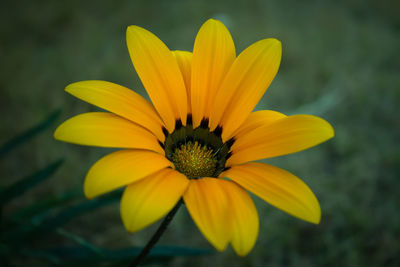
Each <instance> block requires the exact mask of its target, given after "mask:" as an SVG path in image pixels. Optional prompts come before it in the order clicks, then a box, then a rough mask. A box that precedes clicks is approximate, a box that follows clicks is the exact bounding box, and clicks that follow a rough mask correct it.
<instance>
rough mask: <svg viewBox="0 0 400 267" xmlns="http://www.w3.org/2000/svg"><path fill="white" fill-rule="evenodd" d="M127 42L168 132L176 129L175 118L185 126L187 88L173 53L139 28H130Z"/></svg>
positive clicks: (127, 32)
mask: <svg viewBox="0 0 400 267" xmlns="http://www.w3.org/2000/svg"><path fill="white" fill-rule="evenodd" d="M126 42H127V45H128V50H129V54H130V56H131V59H132V63H133V66H134V67H135V69H136V72H137V74H138V75H139V77H140V80H141V81H142V83H143V85H144V88H145V89H146V91H147V93H148V94H149V96H150V98H151V101H152V102H153V104H154V106H155V108H156V109H157V111H158V114H160V116H161V118H162V119H163V121H164V123H165V126H166V128H167V130H168V131H169V132H172V131H173V130H174V128H175V121H176V119H181V120H182V123H183V125H186V116H187V96H186V88H185V83H184V81H183V77H182V74H181V71H180V69H179V66H178V63H177V61H176V59H175V58H174V56H173V54H172V52H171V51H170V50H169V49H168V47H167V46H166V45H165V44H164V43H163V42H162V41H161V40H160V39H158V38H157V36H155V35H154V34H152V33H151V32H149V31H147V30H145V29H143V28H141V27H138V26H129V27H128V29H127V31H126Z"/></svg>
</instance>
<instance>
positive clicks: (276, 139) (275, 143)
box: [227, 115, 334, 166]
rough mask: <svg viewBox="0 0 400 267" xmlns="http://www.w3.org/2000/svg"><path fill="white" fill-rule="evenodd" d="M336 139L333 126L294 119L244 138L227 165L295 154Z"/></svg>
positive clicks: (310, 119) (316, 120)
mask: <svg viewBox="0 0 400 267" xmlns="http://www.w3.org/2000/svg"><path fill="white" fill-rule="evenodd" d="M333 135H334V131H333V128H332V126H331V125H330V124H329V123H328V122H327V121H325V120H323V119H321V118H319V117H316V116H312V115H293V116H289V117H286V118H283V119H280V120H277V121H275V122H274V123H272V124H269V125H266V126H262V127H259V128H256V129H254V130H253V131H250V132H248V133H247V134H244V135H243V136H241V137H240V138H238V139H237V140H236V141H235V143H234V144H233V146H232V148H231V150H232V153H233V154H232V157H230V158H229V159H228V161H227V165H228V166H230V165H234V164H239V163H243V162H247V161H253V160H259V159H264V158H271V157H276V156H281V155H286V154H291V153H295V152H298V151H301V150H304V149H307V148H310V147H313V146H316V145H318V144H319V143H322V142H324V141H326V140H328V139H330V138H332V137H333Z"/></svg>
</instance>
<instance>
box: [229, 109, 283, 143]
mask: <svg viewBox="0 0 400 267" xmlns="http://www.w3.org/2000/svg"><path fill="white" fill-rule="evenodd" d="M285 117H286V115H284V114H282V113H279V112H277V111H273V110H260V111H255V112H252V113H250V115H249V116H248V117H247V119H246V120H245V121H244V123H243V124H242V125H241V126H240V127H239V128H238V129H237V130H236V131H235V132H234V133H233V136H234V138H235V139H239V138H240V137H241V136H243V135H244V134H246V133H248V132H250V131H252V130H254V129H256V128H258V127H262V126H266V125H269V124H271V123H273V122H275V121H276V120H279V119H282V118H285Z"/></svg>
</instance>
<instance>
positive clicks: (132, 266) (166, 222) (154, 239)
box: [129, 199, 183, 267]
mask: <svg viewBox="0 0 400 267" xmlns="http://www.w3.org/2000/svg"><path fill="white" fill-rule="evenodd" d="M182 202H183V201H182V199H181V200H179V201H178V203H176V205H175V207H174V208H173V209H172V210H171V211H170V212H169V213H168V214H167V216H166V217H165V219H164V221H163V222H162V223H161V225H160V227H158V229H157V231H156V232H155V233H154V235H153V236H152V237H151V239H150V240H149V242H148V243H147V245H146V246H145V247H144V248H143V249H142V251H141V252H140V254H139V255H137V257H136V258H135V259H134V260H133V261H132V262H131V264H130V265H129V267H135V266H138V265H139V264H140V263H141V262H142V261H143V260H144V259H145V258H146V256H147V254H149V252H150V251H151V249H152V248H153V246H154V245H155V244H156V243H157V241H158V240H159V239H160V237H161V235H162V234H163V233H164V231H165V230H166V229H167V227H168V225H169V223H170V222H171V221H172V219H173V218H174V216H175V214H176V212H177V211H178V209H179V207H180V206H181V205H182Z"/></svg>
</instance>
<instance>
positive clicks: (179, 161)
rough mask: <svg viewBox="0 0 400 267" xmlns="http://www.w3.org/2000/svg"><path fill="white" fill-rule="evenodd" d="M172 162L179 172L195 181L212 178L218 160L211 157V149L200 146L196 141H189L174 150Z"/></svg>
mask: <svg viewBox="0 0 400 267" xmlns="http://www.w3.org/2000/svg"><path fill="white" fill-rule="evenodd" d="M172 162H173V163H174V165H175V168H176V169H177V170H178V171H179V172H181V173H183V174H185V175H186V176H187V177H188V178H189V179H196V178H200V177H212V176H214V174H215V171H216V167H217V162H218V160H217V159H216V158H215V157H214V156H213V150H212V149H210V148H208V147H207V146H202V145H200V144H199V143H198V142H197V141H195V142H194V143H193V142H191V141H189V142H188V143H186V144H182V145H181V147H180V148H177V149H175V152H174V153H173V154H172Z"/></svg>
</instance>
